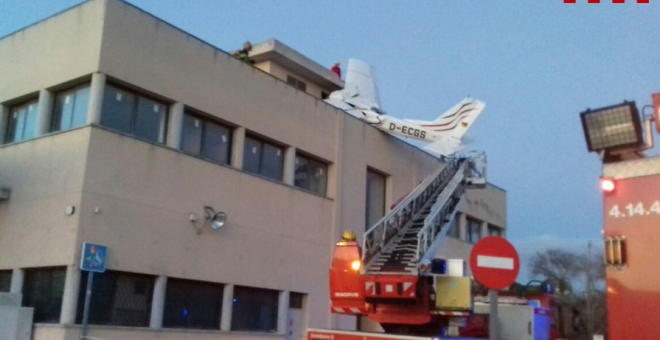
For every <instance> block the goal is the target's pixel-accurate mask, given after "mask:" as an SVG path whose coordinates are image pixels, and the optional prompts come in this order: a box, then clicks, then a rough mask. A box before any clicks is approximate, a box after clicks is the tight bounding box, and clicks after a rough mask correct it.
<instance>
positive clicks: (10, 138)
mask: <svg viewBox="0 0 660 340" xmlns="http://www.w3.org/2000/svg"><path fill="white" fill-rule="evenodd" d="M37 103H38V100H37V99H34V100H31V101H28V102H26V103H23V104H20V105H16V106H14V107H12V108H10V109H9V119H8V121H7V134H6V135H5V142H7V143H14V142H20V141H24V140H28V139H31V138H33V137H34V135H35V132H36V128H37V126H36V125H37V111H38V108H37V107H38V105H37Z"/></svg>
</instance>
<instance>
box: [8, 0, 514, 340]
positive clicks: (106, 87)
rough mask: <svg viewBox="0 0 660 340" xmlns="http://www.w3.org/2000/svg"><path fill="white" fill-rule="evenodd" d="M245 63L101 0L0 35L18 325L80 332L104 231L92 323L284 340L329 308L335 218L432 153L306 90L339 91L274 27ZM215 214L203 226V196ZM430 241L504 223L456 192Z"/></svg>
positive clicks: (498, 201)
mask: <svg viewBox="0 0 660 340" xmlns="http://www.w3.org/2000/svg"><path fill="white" fill-rule="evenodd" d="M252 58H253V59H254V61H255V64H254V66H253V65H251V64H248V63H244V62H241V61H239V60H237V59H236V58H234V57H232V56H231V55H230V54H228V53H226V52H224V51H222V50H220V49H218V48H215V47H213V46H211V45H210V44H208V43H206V42H204V41H202V40H200V39H198V38H196V37H194V36H192V35H190V34H188V33H186V32H183V31H181V30H180V29H178V28H176V27H173V26H171V25H170V24H168V23H166V22H164V21H162V20H160V19H158V18H155V17H153V16H152V15H150V14H148V13H146V12H144V11H142V10H140V9H138V8H136V7H134V6H132V5H130V4H128V3H125V2H122V1H119V0H93V1H88V2H85V3H83V4H81V5H78V6H76V7H74V8H71V9H69V10H67V11H64V12H61V13H59V14H56V15H54V16H52V17H50V18H48V19H45V20H43V21H41V22H39V23H36V24H34V25H32V26H29V27H26V28H24V29H22V30H20V31H18V32H15V33H13V34H11V35H8V36H6V37H4V38H1V39H0V75H1V77H2V82H0V141H2V143H3V144H2V145H0V186H4V187H7V188H8V189H10V191H11V194H10V196H9V199H7V200H3V201H0V291H8V292H12V293H19V294H22V301H23V305H24V306H28V307H33V308H34V322H35V326H34V330H33V338H34V339H35V340H42V339H58V340H59V339H67V340H73V339H78V338H79V337H80V323H81V318H82V309H83V300H84V291H85V289H84V287H85V285H86V282H87V274H86V272H81V271H80V270H79V263H80V257H81V254H80V253H81V248H82V244H83V242H92V243H99V244H104V245H107V246H108V249H109V250H108V261H107V267H108V271H107V272H106V273H104V274H99V275H96V276H95V279H94V293H93V296H92V300H91V304H92V308H91V314H90V324H91V327H90V336H93V337H98V338H108V339H110V338H111V339H181V338H186V339H188V338H190V339H211V338H213V339H217V338H218V337H220V338H223V337H224V338H236V339H239V338H250V339H252V338H254V339H263V338H277V339H284V338H286V339H298V338H299V337H300V336H301V335H303V334H304V330H305V328H306V327H317V328H327V327H333V328H344V329H355V327H356V320H355V318H353V317H348V316H343V317H337V316H333V315H332V314H331V313H330V303H329V297H328V267H329V265H330V260H331V256H332V251H333V246H334V243H335V242H336V241H337V240H338V239H339V235H340V234H341V232H342V231H343V230H344V229H353V230H355V231H357V233H358V235H359V234H360V231H363V230H365V229H366V227H367V226H369V225H371V224H373V223H375V222H376V221H377V220H378V219H379V218H380V217H382V216H383V215H384V214H386V213H387V211H388V210H389V207H390V206H391V205H392V204H393V203H394V202H396V201H397V200H398V199H399V198H401V197H403V196H405V195H406V194H407V193H409V192H410V191H412V190H413V189H414V188H415V186H416V185H417V184H418V183H420V182H421V181H422V180H423V179H424V178H425V177H426V176H427V175H429V174H430V173H432V172H433V171H434V170H435V169H437V167H438V166H441V165H442V160H440V159H438V158H436V157H434V156H432V155H430V154H427V153H425V152H424V151H421V150H420V149H418V148H417V147H415V146H412V145H409V144H407V143H405V142H403V141H401V140H399V139H397V138H394V137H392V136H390V135H387V134H385V133H382V132H381V131H379V130H377V129H375V128H373V127H370V126H368V125H367V124H364V123H363V122H361V121H359V120H357V119H355V118H353V117H351V116H350V115H348V114H346V113H345V112H343V111H340V110H338V109H336V108H334V107H332V106H330V105H327V104H326V103H324V102H323V101H322V98H324V96H326V95H327V94H328V93H330V92H332V91H334V90H337V89H340V88H341V87H342V86H343V83H342V82H341V80H340V79H339V78H338V77H337V76H336V75H335V74H334V73H332V72H330V71H329V70H327V69H326V68H324V67H322V66H321V65H319V64H317V63H315V62H314V61H312V60H310V59H309V58H307V57H305V56H304V55H302V54H300V53H298V52H296V51H294V50H293V49H291V48H289V47H287V46H286V45H284V44H282V43H281V42H279V41H277V40H274V39H273V40H270V41H267V42H264V43H261V44H256V45H255V48H254V50H253V53H252ZM210 210H212V211H217V212H220V211H222V212H225V213H226V215H227V222H226V224H225V225H224V226H223V227H222V228H221V229H220V230H213V229H212V228H210V223H209V222H210V221H209V220H208V219H207V211H210ZM461 212H462V213H461V214H459V218H457V222H456V224H455V225H454V226H453V227H452V230H453V231H451V234H452V235H453V236H454V237H452V238H450V239H449V240H448V241H447V245H446V246H445V247H444V248H443V249H442V250H441V252H440V256H443V257H447V258H467V256H468V255H469V251H470V249H471V243H474V242H476V240H477V239H478V238H480V237H483V236H486V235H491V234H493V235H495V234H497V235H503V234H504V233H505V230H506V195H505V192H504V191H503V190H501V189H499V188H497V187H495V186H492V185H489V186H488V187H487V188H486V189H482V190H475V191H469V192H468V193H466V199H465V200H464V202H463V205H462V207H461Z"/></svg>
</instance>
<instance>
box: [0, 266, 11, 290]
mask: <svg viewBox="0 0 660 340" xmlns="http://www.w3.org/2000/svg"><path fill="white" fill-rule="evenodd" d="M10 287H11V270H0V292H8V291H9V288H10Z"/></svg>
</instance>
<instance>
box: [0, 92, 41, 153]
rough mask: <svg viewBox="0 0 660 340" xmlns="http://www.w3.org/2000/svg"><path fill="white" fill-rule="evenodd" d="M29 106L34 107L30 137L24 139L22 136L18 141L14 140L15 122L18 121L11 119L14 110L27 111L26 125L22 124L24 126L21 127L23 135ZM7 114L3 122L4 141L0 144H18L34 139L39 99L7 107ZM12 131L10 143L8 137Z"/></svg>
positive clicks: (30, 99)
mask: <svg viewBox="0 0 660 340" xmlns="http://www.w3.org/2000/svg"><path fill="white" fill-rule="evenodd" d="M31 105H34V106H35V107H36V111H35V112H34V126H33V133H32V136H30V137H28V138H24V136H22V137H21V139H20V140H16V123H15V122H16V121H17V120H18V119H16V120H14V119H13V118H12V116H13V114H14V112H15V110H17V109H20V108H26V109H27V111H26V113H25V117H26V118H25V121H26V123H24V125H23V132H22V134H23V135H24V134H25V127H26V126H27V119H28V116H29V114H30V106H31ZM7 113H8V114H7V117H6V118H5V119H6V121H5V123H6V126H5V127H4V130H5V131H4V133H5V136H4V140H3V141H2V142H3V143H2V144H12V143H20V142H24V141H27V140H30V139H34V138H35V137H36V131H37V119H38V116H39V97H30V98H29V99H26V100H22V101H20V102H18V103H16V104H14V105H11V106H8V107H7ZM12 130H13V132H14V133H13V139H12V140H11V141H10V140H9V137H10V133H9V132H10V131H12Z"/></svg>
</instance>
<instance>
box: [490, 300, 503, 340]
mask: <svg viewBox="0 0 660 340" xmlns="http://www.w3.org/2000/svg"><path fill="white" fill-rule="evenodd" d="M497 295H498V294H497V290H495V289H489V290H488V301H489V306H488V307H489V315H490V317H489V322H488V329H489V330H488V335H489V337H488V338H489V339H490V340H500V323H499V321H500V320H499V317H498V315H497Z"/></svg>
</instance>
